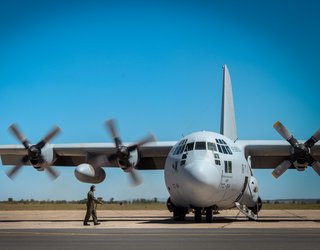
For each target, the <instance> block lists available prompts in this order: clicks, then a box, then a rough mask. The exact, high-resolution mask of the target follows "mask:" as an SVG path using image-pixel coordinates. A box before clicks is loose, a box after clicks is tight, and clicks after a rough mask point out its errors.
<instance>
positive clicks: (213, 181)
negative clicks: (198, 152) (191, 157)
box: [184, 161, 220, 187]
mask: <svg viewBox="0 0 320 250" xmlns="http://www.w3.org/2000/svg"><path fill="white" fill-rule="evenodd" d="M184 172H185V173H184V176H185V177H186V178H187V179H188V180H189V181H191V182H192V183H194V184H197V183H198V184H199V185H208V186H212V187H216V186H217V185H219V180H220V178H219V172H218V169H217V168H216V167H215V165H213V164H211V163H210V162H207V161H194V162H192V163H191V164H188V165H186V166H185V169H184Z"/></svg>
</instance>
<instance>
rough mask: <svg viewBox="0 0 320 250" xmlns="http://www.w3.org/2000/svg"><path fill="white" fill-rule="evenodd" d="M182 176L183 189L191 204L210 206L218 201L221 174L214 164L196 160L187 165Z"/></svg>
mask: <svg viewBox="0 0 320 250" xmlns="http://www.w3.org/2000/svg"><path fill="white" fill-rule="evenodd" d="M182 177H183V178H184V181H183V183H184V185H183V190H184V193H185V194H186V195H187V196H188V197H189V204H190V205H193V206H198V207H208V206H212V205H213V204H212V202H214V201H217V199H218V196H217V195H218V189H219V185H220V180H221V174H220V172H219V171H218V169H217V168H216V166H215V165H214V164H210V163H209V162H207V161H194V162H192V163H190V164H188V165H186V166H185V168H184V171H183V173H182Z"/></svg>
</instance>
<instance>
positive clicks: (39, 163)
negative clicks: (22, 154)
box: [30, 144, 55, 171]
mask: <svg viewBox="0 0 320 250" xmlns="http://www.w3.org/2000/svg"><path fill="white" fill-rule="evenodd" d="M41 158H42V160H39V159H32V158H30V163H31V164H32V166H33V167H34V168H35V169H37V170H38V171H43V170H44V169H45V167H46V166H51V165H52V163H53V162H54V160H55V155H54V152H53V148H52V146H51V145H50V144H46V145H45V146H44V147H43V148H42V149H41Z"/></svg>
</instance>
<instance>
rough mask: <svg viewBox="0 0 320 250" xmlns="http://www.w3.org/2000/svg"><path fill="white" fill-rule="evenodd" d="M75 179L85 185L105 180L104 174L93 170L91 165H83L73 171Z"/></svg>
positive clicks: (99, 170)
mask: <svg viewBox="0 0 320 250" xmlns="http://www.w3.org/2000/svg"><path fill="white" fill-rule="evenodd" d="M74 175H75V176H76V178H77V179H78V180H79V181H81V182H85V183H95V184H97V183H100V182H103V181H104V179H105V178H106V172H105V171H104V170H103V169H102V168H100V167H97V168H94V167H93V166H92V165H90V164H87V163H83V164H80V165H79V166H77V167H76V169H75V170H74Z"/></svg>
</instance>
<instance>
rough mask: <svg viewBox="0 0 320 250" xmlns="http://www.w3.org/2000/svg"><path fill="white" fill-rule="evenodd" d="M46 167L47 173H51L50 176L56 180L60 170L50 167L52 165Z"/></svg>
mask: <svg viewBox="0 0 320 250" xmlns="http://www.w3.org/2000/svg"><path fill="white" fill-rule="evenodd" d="M45 169H46V170H47V173H48V174H49V176H50V177H51V178H52V179H53V180H55V179H57V178H58V176H59V172H58V171H56V170H55V169H53V168H52V167H50V166H47V167H46V168H45Z"/></svg>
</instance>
